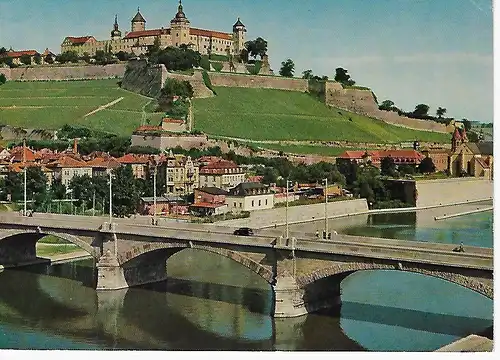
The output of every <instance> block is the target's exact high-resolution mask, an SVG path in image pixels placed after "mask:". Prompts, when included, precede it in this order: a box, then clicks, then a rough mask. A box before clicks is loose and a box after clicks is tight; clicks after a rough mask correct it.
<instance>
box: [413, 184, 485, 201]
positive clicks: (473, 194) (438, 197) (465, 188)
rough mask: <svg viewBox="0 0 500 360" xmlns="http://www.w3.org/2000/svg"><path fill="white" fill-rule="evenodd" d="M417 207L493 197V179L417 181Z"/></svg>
mask: <svg viewBox="0 0 500 360" xmlns="http://www.w3.org/2000/svg"><path fill="white" fill-rule="evenodd" d="M416 186H417V191H418V198H417V207H423V206H433V205H446V204H455V203H460V202H467V201H477V200H483V199H492V198H493V181H490V180H482V179H475V178H456V179H442V180H422V181H417V182H416Z"/></svg>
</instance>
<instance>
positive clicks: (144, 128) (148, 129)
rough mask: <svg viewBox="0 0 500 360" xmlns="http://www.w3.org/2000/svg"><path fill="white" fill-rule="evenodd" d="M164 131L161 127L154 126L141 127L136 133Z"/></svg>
mask: <svg viewBox="0 0 500 360" xmlns="http://www.w3.org/2000/svg"><path fill="white" fill-rule="evenodd" d="M161 130H163V129H162V128H161V126H153V125H141V126H139V127H138V128H137V129H135V131H136V132H140V131H161Z"/></svg>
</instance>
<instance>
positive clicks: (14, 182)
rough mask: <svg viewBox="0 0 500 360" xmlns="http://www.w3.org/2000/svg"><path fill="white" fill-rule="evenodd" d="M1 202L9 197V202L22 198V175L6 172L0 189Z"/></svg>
mask: <svg viewBox="0 0 500 360" xmlns="http://www.w3.org/2000/svg"><path fill="white" fill-rule="evenodd" d="M0 194H1V196H2V199H3V200H7V199H8V197H9V195H10V199H11V201H20V200H21V199H22V198H23V177H22V174H18V173H15V172H10V171H9V172H8V173H7V176H6V177H5V179H4V181H3V186H2V188H1V189H0Z"/></svg>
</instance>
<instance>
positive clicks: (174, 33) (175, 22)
mask: <svg viewBox="0 0 500 360" xmlns="http://www.w3.org/2000/svg"><path fill="white" fill-rule="evenodd" d="M189 29H190V22H189V20H188V19H187V17H186V14H184V9H183V7H182V0H179V7H178V8H177V14H175V17H174V18H173V19H172V20H171V21H170V37H171V39H172V45H174V46H180V45H182V44H186V45H187V44H189V43H190V42H191V41H190V32H189Z"/></svg>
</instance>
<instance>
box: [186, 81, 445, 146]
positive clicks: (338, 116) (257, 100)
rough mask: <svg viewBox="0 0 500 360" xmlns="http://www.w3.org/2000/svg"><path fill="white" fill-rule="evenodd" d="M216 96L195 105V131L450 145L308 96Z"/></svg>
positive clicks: (262, 92) (237, 91)
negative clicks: (333, 107)
mask: <svg viewBox="0 0 500 360" xmlns="http://www.w3.org/2000/svg"><path fill="white" fill-rule="evenodd" d="M215 91H216V92H217V96H216V97H213V98H207V99H194V101H193V104H194V117H195V127H196V128H197V129H198V130H201V131H204V132H206V133H208V134H213V135H221V136H229V137H239V138H245V139H252V140H325V141H331V140H348V141H353V142H377V143H387V142H401V141H413V140H415V139H419V140H420V141H432V142H447V141H448V138H449V135H448V134H440V133H433V132H426V131H417V130H410V129H406V128H402V127H397V126H393V125H389V124H386V123H384V122H383V121H380V120H376V119H371V118H367V117H365V116H361V115H356V114H353V113H350V112H347V111H343V110H336V109H330V108H329V107H327V106H326V105H325V104H323V103H321V102H319V101H317V100H316V99H314V98H313V97H311V96H310V95H309V94H305V93H300V92H293V91H283V90H272V89H246V88H227V87H216V88H215Z"/></svg>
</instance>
